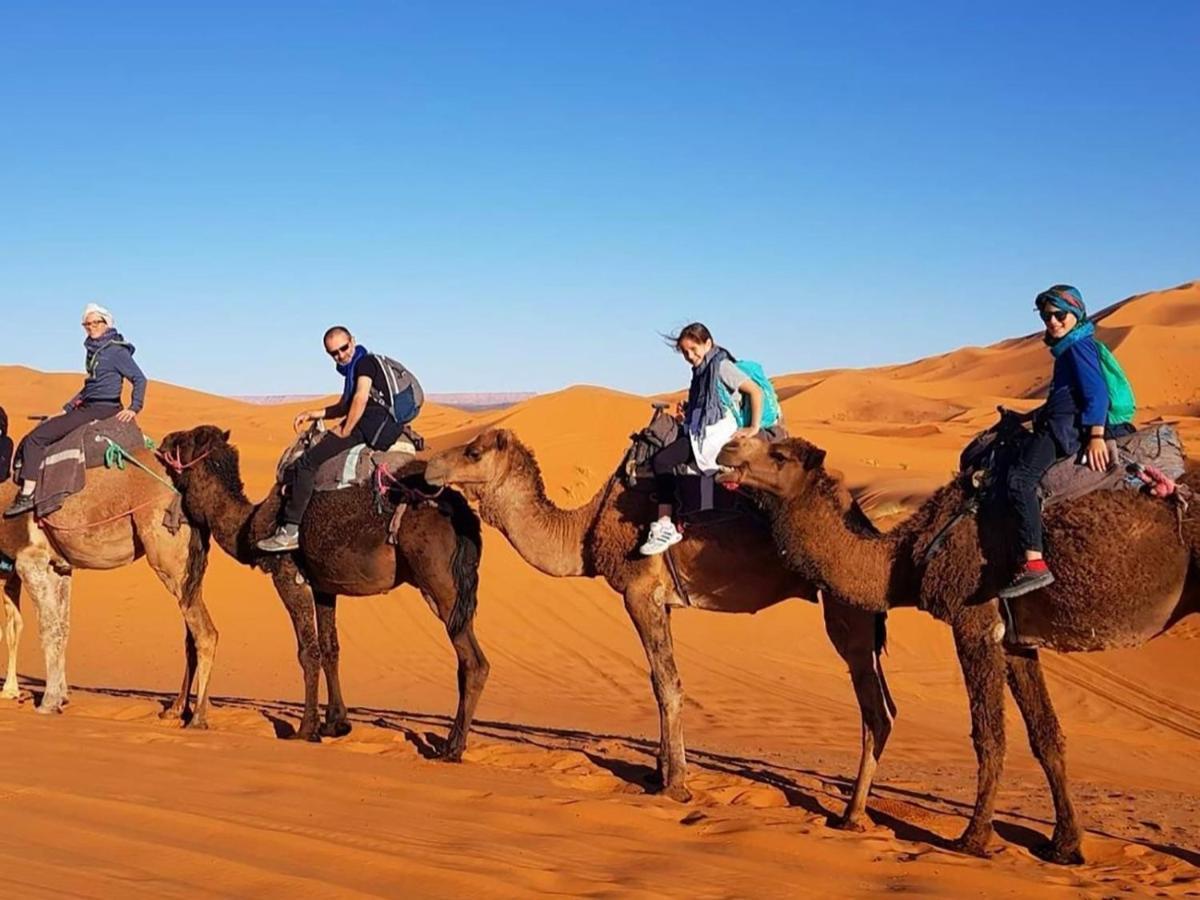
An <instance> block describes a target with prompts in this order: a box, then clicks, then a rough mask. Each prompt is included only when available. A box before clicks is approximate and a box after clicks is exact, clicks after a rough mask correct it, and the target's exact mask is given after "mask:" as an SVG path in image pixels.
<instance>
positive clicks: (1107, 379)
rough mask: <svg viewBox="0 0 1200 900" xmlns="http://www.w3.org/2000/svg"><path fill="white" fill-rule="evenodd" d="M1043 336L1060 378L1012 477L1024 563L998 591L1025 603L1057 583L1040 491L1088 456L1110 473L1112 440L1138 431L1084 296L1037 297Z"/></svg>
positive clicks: (1125, 388) (1124, 386) (1061, 291)
mask: <svg viewBox="0 0 1200 900" xmlns="http://www.w3.org/2000/svg"><path fill="white" fill-rule="evenodd" d="M1035 305H1036V307H1037V311H1038V314H1039V315H1040V316H1041V318H1042V322H1044V323H1045V326H1046V333H1045V335H1044V337H1043V340H1045V342H1046V344H1047V345H1048V346H1049V347H1050V352H1051V353H1052V354H1053V355H1054V375H1053V377H1052V378H1051V381H1050V393H1049V396H1048V397H1047V398H1046V403H1045V404H1044V405H1043V406H1042V407H1040V408H1039V409H1038V410H1037V413H1036V415H1035V417H1034V426H1033V434H1032V435H1031V436H1030V438H1029V440H1028V441H1027V442H1026V443H1025V444H1024V446H1023V447H1022V448H1021V452H1020V455H1019V456H1018V458H1017V461H1016V463H1015V464H1014V465H1013V467H1012V468H1011V469H1010V470H1009V474H1008V495H1009V500H1010V502H1011V504H1012V507H1013V512H1014V513H1015V514H1016V517H1017V534H1018V537H1019V538H1020V540H1021V545H1022V549H1023V550H1024V551H1025V561H1024V563H1023V565H1022V566H1021V568H1020V570H1019V571H1018V572H1017V575H1016V577H1015V578H1014V579H1013V581H1012V582H1011V583H1010V584H1009V585H1008V586H1007V587H1005V588H1003V589H1001V590H1000V591H999V595H1000V596H1001V597H1004V598H1011V597H1019V596H1021V595H1022V594H1028V593H1030V592H1031V591H1036V590H1039V589H1040V588H1044V587H1048V586H1049V585H1051V584H1053V583H1054V573H1053V572H1051V571H1050V567H1049V566H1048V565H1047V563H1046V559H1045V556H1044V549H1045V548H1044V547H1043V543H1042V512H1041V508H1040V506H1039V505H1038V496H1037V489H1038V484H1039V482H1040V481H1041V479H1042V476H1043V475H1045V474H1046V470H1047V469H1049V468H1050V467H1051V466H1052V465H1054V463H1055V462H1057V461H1058V460H1060V459H1064V458H1066V457H1069V456H1080V455H1082V457H1083V460H1084V461H1086V462H1087V464H1088V466H1090V467H1091V468H1092V469H1093V470H1095V471H1097V472H1102V471H1104V470H1106V469H1107V468H1108V467H1109V464H1110V463H1111V460H1110V459H1109V452H1108V444H1107V443H1105V439H1106V438H1115V437H1121V436H1123V435H1126V434H1131V433H1132V432H1133V431H1134V428H1133V426H1132V425H1131V424H1130V422H1131V420H1132V418H1133V411H1134V400H1133V392H1132V390H1131V389H1130V387H1129V381H1128V379H1126V378H1125V373H1124V372H1122V371H1121V367H1120V366H1119V365H1117V362H1116V360H1115V359H1113V357H1112V354H1111V353H1110V352H1109V350H1108V348H1107V347H1105V346H1104V345H1103V344H1101V343H1100V342H1099V341H1097V340H1096V338H1095V336H1094V335H1095V330H1096V329H1095V326H1094V325H1093V324H1092V323H1091V322H1090V321H1088V317H1087V308H1086V307H1085V306H1084V304H1083V297H1082V296H1081V295H1080V293H1079V291H1078V290H1077V289H1075V288H1073V287H1071V286H1070V285H1068V284H1056V285H1054V287H1051V288H1047V289H1046V290H1044V291H1042V293H1040V294H1038V295H1037V299H1036V300H1035Z"/></svg>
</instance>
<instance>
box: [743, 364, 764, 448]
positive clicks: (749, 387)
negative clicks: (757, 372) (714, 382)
mask: <svg viewBox="0 0 1200 900" xmlns="http://www.w3.org/2000/svg"><path fill="white" fill-rule="evenodd" d="M738 390H739V391H741V393H742V402H743V403H749V404H750V424H749V425H747V426H746V427H745V428H739V429H738V430H737V434H738V435H739V436H742V437H754V435H756V434H758V433H759V432H760V431H761V430H762V414H763V392H762V388H760V387H759V386H758V385H757V384H755V383H754V379H753V378H747V379H746V380H745V381H743V382H742V384H741V386H740V387H739V388H738Z"/></svg>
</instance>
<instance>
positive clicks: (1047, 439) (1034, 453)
mask: <svg viewBox="0 0 1200 900" xmlns="http://www.w3.org/2000/svg"><path fill="white" fill-rule="evenodd" d="M1058 459H1059V455H1058V445H1057V444H1055V443H1054V438H1053V437H1052V436H1051V435H1050V433H1049V432H1038V433H1035V434H1033V435H1032V436H1031V437H1030V438H1029V440H1028V441H1026V442H1025V445H1024V446H1023V447H1022V448H1021V452H1020V454H1019V455H1018V456H1017V460H1016V462H1014V463H1013V464H1012V468H1010V469H1009V470H1008V499H1009V502H1010V503H1011V504H1012V508H1013V512H1014V513H1016V516H1017V537H1018V538H1019V539H1020V541H1021V549H1023V550H1037V551H1038V552H1039V553H1040V552H1041V551H1042V549H1043V548H1042V509H1041V506H1040V505H1039V503H1038V498H1037V489H1038V484H1039V483H1040V482H1041V480H1042V476H1043V475H1045V474H1046V470H1047V469H1049V468H1050V467H1051V466H1052V465H1054V463H1055V462H1057V461H1058Z"/></svg>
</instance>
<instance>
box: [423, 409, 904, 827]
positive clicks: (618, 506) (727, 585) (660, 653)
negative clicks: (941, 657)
mask: <svg viewBox="0 0 1200 900" xmlns="http://www.w3.org/2000/svg"><path fill="white" fill-rule="evenodd" d="M425 478H426V479H427V480H428V481H429V483H430V484H441V485H447V484H453V485H454V486H455V487H457V488H459V489H460V490H461V491H462V492H463V493H464V494H465V495H466V496H467V498H468V499H470V500H471V501H473V502H476V503H477V504H478V506H479V512H480V515H481V516H482V517H483V519H484V521H485V522H487V523H488V524H489V525H493V526H495V527H496V528H498V529H499V530H500V531H501V532H502V533H503V534H504V536H505V537H507V538H508V540H509V541H510V542H511V543H512V545H513V546H514V547H515V548H516V550H517V552H518V553H520V554H521V555H522V556H523V557H524V558H525V561H526V562H528V563H529V564H530V565H532V566H534V567H535V568H537V569H540V570H541V571H543V572H545V573H546V574H548V575H553V576H556V577H564V576H583V577H585V578H596V577H601V578H603V579H604V580H605V581H607V582H608V584H609V586H610V587H612V589H613V590H615V591H617V592H618V593H619V594H621V595H623V596H624V598H625V609H626V611H627V612H628V613H629V617H630V618H631V619H632V620H633V624H634V627H635V628H636V629H637V633H638V637H639V638H641V641H642V647H643V648H644V650H645V652H646V658H647V659H648V660H649V663H650V683H651V686H652V687H653V689H654V697H655V699H656V700H657V701H658V709H659V732H660V746H659V771H660V774H661V776H662V782H663V790H664V792H665V793H666V794H667V795H668V796H670V797H672V798H674V799H676V800H687V799H689V797H690V794H689V792H688V789H687V785H686V780H687V779H686V760H685V755H684V742H683V725H682V721H681V712H682V709H683V685H682V683H681V681H680V678H679V672H678V671H677V670H676V668H675V653H674V649H673V647H672V641H671V620H670V605H679V604H681V603H682V602H683V600H682V598H680V597H679V596H678V594H677V592H676V589H675V584H674V581H673V579H672V577H671V575H670V573H669V572H668V570H667V567H666V564H665V562H664V558H663V557H661V556H656V557H644V556H640V555H638V554H637V551H636V549H635V548H636V547H637V546H638V544H639V542H640V541H639V532H641V531H644V530H645V525H646V523H647V522H649V521H651V520H652V518H653V516H654V513H655V502H654V500H653V498H652V497H651V496H650V495H649V494H647V493H644V492H641V491H636V490H630V489H628V488H626V487H625V486H624V485H623V484H622V483H621V482H620V480H619V479H618V478H617V477H616V475H614V476H613V477H612V478H610V479H609V481H608V483H607V484H605V485H604V486H603V487H602V488H601V489H600V490H599V491H598V492H597V494H596V495H595V497H593V498H592V500H591V501H589V502H588V503H585V504H584V505H583V506H581V507H579V508H578V509H573V510H563V509H559V508H558V507H557V506H555V505H554V504H553V503H552V502H551V501H550V500H549V499H548V498H547V497H546V488H545V484H544V482H543V480H542V474H541V470H540V469H539V467H538V464H537V461H536V460H535V459H534V457H533V454H532V453H531V452H530V451H529V449H528V448H527V447H525V445H524V444H522V443H521V442H520V441H519V440H517V438H516V436H515V435H513V434H512V432H510V431H507V430H503V429H499V430H490V431H485V432H484V433H483V434H481V435H479V436H478V437H477V438H475V440H473V441H471V443H469V444H467V445H466V446H464V447H455V448H453V449H451V450H446V451H444V452H442V453H439V454H437V455H435V456H434V457H433V458H432V459H431V460H430V461H429V464H428V466H427V467H426V469H425ZM687 534H688V536H687V540H685V541H683V542H682V543H680V544H677V545H676V546H675V548H674V549H673V550H672V553H673V554H675V558H676V560H677V563H678V569H679V572H680V575H681V577H682V579H683V580H684V581H685V583H686V584H687V589H688V593H689V594H690V600H691V604H692V605H693V606H696V607H697V608H699V609H707V610H717V611H723V612H742V613H753V612H757V611H758V610H760V609H765V608H766V607H768V606H772V605H774V604H776V603H779V602H780V601H782V600H786V599H788V598H789V597H801V598H808V599H815V598H816V596H817V591H816V589H815V588H814V587H813V585H812V584H811V583H810V582H809V581H806V580H805V579H803V578H801V577H798V576H797V575H795V574H794V573H792V572H790V571H788V569H787V568H786V567H784V566H783V565H782V564H781V562H780V560H779V557H778V555H777V554H776V553H775V550H774V547H773V546H772V545H771V540H770V535H769V533H768V531H767V528H766V524H765V522H761V521H760V520H759V519H757V518H756V517H753V516H752V517H748V518H745V519H741V520H739V521H737V522H732V523H731V522H729V521H725V522H714V523H712V524H707V525H701V524H696V525H690V526H689V527H688V532H687ZM823 608H824V613H825V627H826V631H827V632H828V634H829V638H830V640H831V641H832V642H833V646H834V648H835V649H836V650H837V652H838V654H839V655H840V656H841V657H842V659H844V660H845V661H846V664H847V665H848V666H849V669H850V675H851V679H852V681H853V684H854V693H855V696H856V697H857V699H858V703H859V707H860V709H861V713H862V740H863V744H862V758H861V760H860V763H859V769H858V776H857V778H856V779H855V786H854V793H853V796H852V798H851V800H850V802H849V804H848V806H847V809H846V812H845V814H844V816H843V817H842V818H841V819H840V820H839V822H838V824H840V825H842V826H843V827H849V828H861V827H862V824H863V819H864V816H865V808H866V801H867V794H868V792H869V791H870V788H871V779H872V777H873V775H874V772H875V767H876V765H877V763H878V760H879V757H880V756H882V754H883V748H884V746H885V744H886V743H887V739H888V735H889V734H890V733H891V729H892V720H893V717H894V716H895V712H896V709H895V706H894V704H893V703H892V699H891V696H890V695H889V694H888V690H887V683H886V682H885V680H884V677H883V668H882V666H881V664H880V659H879V654H880V651H881V650H882V647H883V638H884V629H885V618H884V616H883V615H882V614H878V615H870V614H865V613H862V612H860V611H858V610H856V609H852V608H850V607H847V606H842V605H840V604H829V603H826V604H823Z"/></svg>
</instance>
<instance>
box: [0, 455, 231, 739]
mask: <svg viewBox="0 0 1200 900" xmlns="http://www.w3.org/2000/svg"><path fill="white" fill-rule="evenodd" d="M133 455H134V457H135V458H136V459H137V461H138V462H139V463H141V464H142V465H144V466H146V467H147V468H149V469H151V470H152V471H155V473H156V474H159V473H161V472H162V469H161V467H160V466H159V465H158V463H157V461H156V460H155V459H154V457H153V455H151V454H150V453H149V452H148V451H147V450H145V449H144V448H143V449H138V450H137V451H135V452H134V454H133ZM162 477H163V482H162V483H160V482H158V481H156V480H154V479H153V478H151V477H150V476H149V475H147V474H146V473H145V472H141V471H138V470H136V469H135V468H133V467H130V468H128V469H125V470H119V469H100V468H97V469H90V470H89V471H88V474H87V484H86V486H85V487H84V489H83V490H82V491H80V492H79V493H77V494H75V495H74V496H72V497H70V498H68V500H67V501H66V503H65V504H64V505H63V507H62V508H61V509H60V510H58V511H57V512H55V513H53V514H52V515H50V516H49V517H47V519H44V520H41V521H37V520H35V519H34V517H33V516H32V515H25V516H19V517H17V518H14V519H3V520H0V553H2V554H4V555H5V556H7V557H9V558H10V559H12V560H13V561H14V568H13V570H12V571H11V572H9V573H8V574H7V575H6V576H4V592H5V603H4V608H5V612H6V621H5V638H6V641H7V643H8V652H9V657H8V677H7V678H6V679H5V683H4V689H3V692H2V694H0V696H4V697H7V698H15V697H17V696H19V689H18V684H17V644H18V642H19V641H20V636H21V628H22V625H23V622H22V619H21V613H20V608H19V597H20V594H21V587H22V585H24V587H25V589H26V591H28V593H29V595H30V596H31V597H32V598H33V601H34V605H35V606H36V608H37V611H38V625H39V632H40V635H41V641H42V650H43V653H44V654H45V660H46V690H45V692H44V693H43V694H42V699H41V703H40V704H39V705H38V707H37V711H38V712H39V713H44V714H51V713H59V712H62V710H63V707H65V706H66V704H67V702H68V694H69V690H68V686H67V672H66V656H67V637H68V635H69V632H70V625H71V622H70V618H71V573H72V571H73V570H74V569H116V568H120V567H121V566H127V565H129V564H130V563H132V562H134V561H135V560H137V559H140V558H141V557H143V556H145V557H146V559H147V560H148V561H149V563H150V566H151V568H153V569H154V573H155V574H156V575H157V576H158V578H159V580H160V581H161V582H162V583H163V585H164V586H165V587H166V588H167V590H169V591H170V592H171V593H172V594H174V595H175V598H176V599H177V600H178V601H179V609H180V612H181V613H182V614H183V622H184V659H185V664H184V674H183V684H182V686H181V687H180V689H179V694H178V696H177V697H176V698H175V700H174V702H172V703H171V705H170V706H169V707H167V709H165V710H164V711H163V712H162V713H161V716H162V717H163V718H165V719H176V720H180V721H182V722H183V723H184V724H185V725H186V726H187V727H190V728H206V727H207V725H208V705H209V704H208V684H209V677H210V675H211V673H212V665H213V658H214V657H215V655H216V649H217V629H216V627H215V626H214V625H213V621H212V618H211V617H210V616H209V614H208V609H207V607H206V606H205V605H204V598H203V596H202V594H201V582H202V581H203V578H204V570H205V568H206V566H207V565H208V543H207V541H206V540H205V539H204V537H203V536H202V535H201V534H200V533H199V532H197V531H195V530H194V529H192V528H191V527H190V526H188V524H187V523H186V522H183V523H181V524H180V527H179V528H178V529H177V530H176V531H175V532H174V533H172V531H171V530H170V529H168V528H167V527H166V526H165V525H164V517H165V516H166V515H167V512H168V510H169V509H170V508H171V506H172V505H173V503H174V502H175V500H176V496H175V493H174V492H173V491H172V490H171V489H170V486H169V483H167V482H166V478H165V475H162ZM14 495H15V489H14V486H13V485H5V486H3V488H2V489H0V504H3V505H4V506H7V505H8V504H9V503H10V502H12V500H13V497H14ZM193 681H194V682H195V684H196V688H197V690H196V704H195V707H194V708H193V709H191V710H189V708H188V704H189V700H190V696H191V688H192V684H193ZM189 713H190V714H189Z"/></svg>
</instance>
